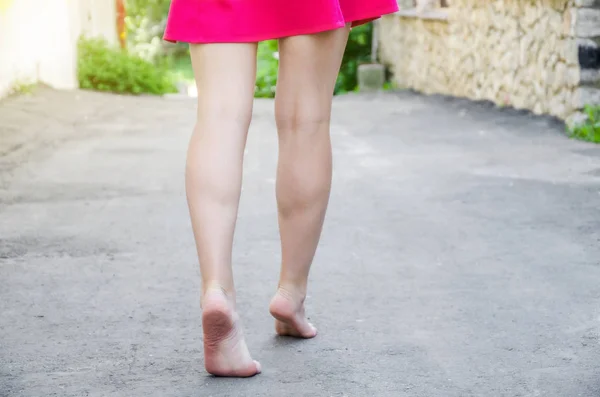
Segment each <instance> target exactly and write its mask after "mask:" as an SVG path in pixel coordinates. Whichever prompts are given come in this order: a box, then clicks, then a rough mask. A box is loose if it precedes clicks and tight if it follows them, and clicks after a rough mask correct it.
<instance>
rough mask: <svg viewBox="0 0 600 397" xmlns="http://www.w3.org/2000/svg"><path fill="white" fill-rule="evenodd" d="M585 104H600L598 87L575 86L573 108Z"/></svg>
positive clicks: (579, 107)
mask: <svg viewBox="0 0 600 397" xmlns="http://www.w3.org/2000/svg"><path fill="white" fill-rule="evenodd" d="M585 105H600V88H594V87H586V86H583V87H579V88H577V91H576V92H575V96H574V103H573V108H575V109H583V107H584V106H585Z"/></svg>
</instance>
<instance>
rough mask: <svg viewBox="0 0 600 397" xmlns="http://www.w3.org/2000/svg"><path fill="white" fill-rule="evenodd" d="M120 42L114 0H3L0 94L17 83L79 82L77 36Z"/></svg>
mask: <svg viewBox="0 0 600 397" xmlns="http://www.w3.org/2000/svg"><path fill="white" fill-rule="evenodd" d="M81 33H86V34H90V35H102V36H104V37H106V38H107V39H108V40H110V41H111V42H113V43H117V30H116V11H115V2H114V1H111V0H43V1H40V0H0V97H2V96H4V95H6V94H7V93H9V92H10V91H11V90H12V89H13V88H14V87H15V85H18V84H27V83H35V82H43V83H45V84H48V85H50V86H52V87H55V88H59V89H70V88H76V87H77V73H76V62H77V47H76V44H77V39H78V37H79V36H80V34H81Z"/></svg>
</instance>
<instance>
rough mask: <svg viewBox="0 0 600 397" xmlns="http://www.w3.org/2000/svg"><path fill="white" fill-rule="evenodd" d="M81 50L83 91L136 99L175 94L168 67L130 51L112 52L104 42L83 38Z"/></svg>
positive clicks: (79, 67)
mask: <svg viewBox="0 0 600 397" xmlns="http://www.w3.org/2000/svg"><path fill="white" fill-rule="evenodd" d="M78 49H79V54H78V61H77V66H78V78H79V86H80V87H81V88H84V89H94V90H99V91H109V92H115V93H129V94H134V95H138V94H142V93H148V94H155V95H162V94H165V93H168V92H176V89H175V86H174V85H173V82H172V80H171V75H170V74H169V71H168V69H167V67H166V65H165V64H157V65H155V64H153V63H150V62H148V61H146V60H144V59H142V58H141V57H139V56H137V55H132V54H129V53H128V52H127V51H123V50H121V49H118V48H112V47H110V46H109V45H108V43H107V42H106V40H104V39H88V38H84V37H82V38H80V40H79V43H78Z"/></svg>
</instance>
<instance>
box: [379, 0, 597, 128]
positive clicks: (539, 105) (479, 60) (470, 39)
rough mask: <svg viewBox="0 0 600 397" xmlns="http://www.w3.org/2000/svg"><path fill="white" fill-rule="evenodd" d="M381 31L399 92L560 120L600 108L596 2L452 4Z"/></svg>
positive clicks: (481, 0) (397, 18) (385, 24)
mask: <svg viewBox="0 0 600 397" xmlns="http://www.w3.org/2000/svg"><path fill="white" fill-rule="evenodd" d="M380 29H381V32H380V33H381V34H380V38H381V45H380V48H381V53H380V55H381V58H382V60H383V61H384V62H385V63H387V64H388V65H389V66H390V67H391V70H392V73H393V75H394V80H395V82H396V83H397V84H398V85H400V86H403V87H410V88H413V89H416V90H419V91H422V92H425V93H442V94H448V95H454V96H461V97H468V98H471V99H485V100H490V101H493V102H495V103H497V104H499V105H503V106H514V107H516V108H525V109H530V110H532V111H534V112H535V113H537V114H542V113H547V114H552V115H554V116H558V117H561V118H567V117H569V116H570V115H572V114H573V113H574V112H576V110H577V109H579V108H581V107H582V106H583V104H585V103H600V89H599V88H600V85H599V84H598V83H599V81H600V58H598V57H599V54H600V52H599V51H600V50H599V47H598V45H599V44H600V39H599V38H598V37H600V0H453V1H451V2H450V7H449V8H446V9H443V10H438V11H436V12H434V13H430V14H427V13H424V14H422V15H420V14H418V13H414V14H412V13H410V12H406V11H404V12H401V13H399V14H396V15H391V16H387V17H385V18H383V19H382V20H381V22H380Z"/></svg>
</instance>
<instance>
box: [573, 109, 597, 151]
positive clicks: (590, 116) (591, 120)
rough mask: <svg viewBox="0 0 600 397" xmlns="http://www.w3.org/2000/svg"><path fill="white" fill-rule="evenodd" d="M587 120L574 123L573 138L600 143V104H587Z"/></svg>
mask: <svg viewBox="0 0 600 397" xmlns="http://www.w3.org/2000/svg"><path fill="white" fill-rule="evenodd" d="M585 114H586V116H587V118H586V120H585V121H583V122H582V123H579V124H576V125H574V126H573V127H572V128H571V130H570V133H571V136H572V137H573V138H577V139H581V140H584V141H589V142H595V143H600V106H589V105H588V106H586V107H585Z"/></svg>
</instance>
